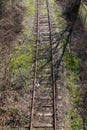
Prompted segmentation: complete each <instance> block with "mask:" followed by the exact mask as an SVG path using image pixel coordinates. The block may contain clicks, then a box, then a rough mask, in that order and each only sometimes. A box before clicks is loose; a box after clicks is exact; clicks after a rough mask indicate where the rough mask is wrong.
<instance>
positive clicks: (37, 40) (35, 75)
mask: <svg viewBox="0 0 87 130" xmlns="http://www.w3.org/2000/svg"><path fill="white" fill-rule="evenodd" d="M36 6H37V7H36V8H37V14H36V17H37V23H36V24H37V31H36V51H35V68H34V82H33V92H32V104H31V119H30V126H29V130H32V128H33V118H34V117H33V114H34V99H35V89H36V82H37V57H38V42H39V20H38V17H39V16H38V0H37V5H36Z"/></svg>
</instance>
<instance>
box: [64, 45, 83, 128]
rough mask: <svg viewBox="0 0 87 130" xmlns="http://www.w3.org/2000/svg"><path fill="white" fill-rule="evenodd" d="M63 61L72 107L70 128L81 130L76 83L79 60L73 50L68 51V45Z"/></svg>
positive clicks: (78, 93)
mask: <svg viewBox="0 0 87 130" xmlns="http://www.w3.org/2000/svg"><path fill="white" fill-rule="evenodd" d="M64 62H65V69H66V79H67V81H66V82H67V89H68V90H69V93H70V101H71V102H72V104H73V106H72V108H73V109H72V111H71V112H70V116H71V128H72V130H81V129H82V118H81V116H80V111H79V107H80V105H81V103H82V98H81V95H80V87H79V85H78V81H79V66H80V62H81V61H80V59H79V58H78V57H77V56H76V55H75V54H74V53H73V52H70V50H69V46H68V47H67V49H66V52H65V56H64Z"/></svg>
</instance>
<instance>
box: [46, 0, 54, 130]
mask: <svg viewBox="0 0 87 130" xmlns="http://www.w3.org/2000/svg"><path fill="white" fill-rule="evenodd" d="M46 3H47V11H48V23H49V32H50V45H51V61H52V62H51V69H52V87H53V88H52V89H53V127H54V130H56V84H55V83H56V81H55V69H54V55H53V48H52V33H51V22H50V15H49V14H50V10H49V3H48V0H46Z"/></svg>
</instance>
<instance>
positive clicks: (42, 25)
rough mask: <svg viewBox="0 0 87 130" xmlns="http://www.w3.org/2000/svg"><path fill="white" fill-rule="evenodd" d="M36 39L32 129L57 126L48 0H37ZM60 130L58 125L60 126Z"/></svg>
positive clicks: (43, 129) (56, 99)
mask: <svg viewBox="0 0 87 130" xmlns="http://www.w3.org/2000/svg"><path fill="white" fill-rule="evenodd" d="M35 2H36V43H35V66H34V81H33V90H32V101H31V106H32V107H31V118H30V126H29V129H30V130H57V129H58V111H57V101H58V95H57V91H58V90H57V83H56V78H55V77H56V73H55V72H56V68H55V67H54V66H55V65H54V64H55V60H54V59H55V55H54V47H53V46H54V42H55V40H54V41H53V36H52V30H51V17H50V13H51V12H50V10H51V8H50V5H49V1H48V0H43V1H41V0H36V1H35ZM58 130H59V129H58Z"/></svg>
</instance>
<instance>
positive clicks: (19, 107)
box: [0, 0, 87, 130]
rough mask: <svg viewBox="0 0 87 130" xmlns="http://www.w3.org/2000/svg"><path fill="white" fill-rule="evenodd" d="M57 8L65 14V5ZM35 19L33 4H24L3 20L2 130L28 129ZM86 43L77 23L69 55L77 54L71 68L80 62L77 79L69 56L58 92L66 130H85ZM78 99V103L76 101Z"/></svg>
mask: <svg viewBox="0 0 87 130" xmlns="http://www.w3.org/2000/svg"><path fill="white" fill-rule="evenodd" d="M31 5H32V7H31ZM58 8H59V10H60V12H62V3H58ZM61 17H62V15H61ZM34 18H35V3H34V1H32V0H30V1H29V0H22V1H21V2H18V3H17V5H16V6H15V7H13V8H12V9H11V10H10V11H8V12H7V13H6V14H4V16H3V17H2V19H0V29H1V30H0V130H9V128H15V127H16V130H17V128H19V129H21V130H22V128H23V127H26V126H29V120H30V108H31V94H32V93H31V88H32V75H31V72H32V71H33V66H34V64H33V62H32V59H33V55H34V53H33V52H34V51H33V50H34V42H35V37H34V26H35V24H34V22H35V21H34V20H35V19H34ZM78 23H79V24H78ZM77 25H78V26H77ZM86 39H87V30H86V29H84V27H83V26H82V24H81V22H80V20H79V19H78V20H77V21H76V23H75V26H74V31H73V35H72V40H71V46H70V49H71V52H70V54H71V53H74V54H73V56H72V57H74V58H73V59H74V61H75V64H72V66H73V65H75V66H76V67H77V68H78V65H77V64H79V63H77V62H79V61H78V60H77V57H78V58H79V59H80V65H79V66H80V68H79V74H78V76H77V74H76V73H75V72H72V70H71V69H69V68H70V67H72V66H68V68H67V67H66V66H67V65H69V62H70V61H68V62H67V63H65V60H66V58H67V59H69V57H68V56H67V52H66V55H65V57H64V59H63V61H62V64H63V67H64V68H63V73H62V74H61V76H62V78H61V81H63V83H61V86H63V87H62V89H60V90H59V91H60V93H61V96H62V100H61V103H62V105H63V114H64V116H63V127H64V128H63V129H64V130H75V129H76V128H77V129H76V130H80V129H81V130H82V118H81V117H83V118H84V120H86V114H87V112H86V111H87V110H86V105H87V88H86V86H87V58H86V57H87V45H86ZM67 50H68V49H67ZM69 51H70V50H69ZM69 60H70V59H69ZM31 66H32V67H31ZM76 71H77V70H76ZM71 74H72V76H71ZM70 77H71V78H70ZM66 78H67V79H66ZM74 79H75V80H74ZM76 79H77V80H76ZM77 84H78V85H77ZM73 86H74V87H73ZM77 86H79V93H77V91H78V89H77V88H78V87H77ZM70 87H71V88H70ZM75 87H76V88H75ZM80 91H81V93H80ZM80 94H82V98H83V99H84V100H83V101H84V102H82V99H81V98H80V97H79V95H80ZM76 96H77V97H78V99H77V98H75V97H76ZM80 96H81V95H80ZM77 104H78V105H77ZM82 106H84V107H82ZM77 111H78V112H77ZM76 113H77V114H76ZM84 115H85V116H84Z"/></svg>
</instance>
